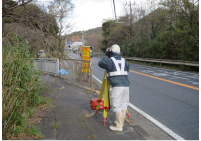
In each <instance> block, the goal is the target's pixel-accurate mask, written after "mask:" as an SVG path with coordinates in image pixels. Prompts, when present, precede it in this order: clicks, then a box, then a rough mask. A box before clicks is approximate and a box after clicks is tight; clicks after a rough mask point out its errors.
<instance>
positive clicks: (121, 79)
mask: <svg viewBox="0 0 201 141" xmlns="http://www.w3.org/2000/svg"><path fill="white" fill-rule="evenodd" d="M98 66H99V67H101V68H103V69H106V70H107V75H108V81H109V82H110V85H111V86H112V91H111V93H110V103H111V107H112V109H113V111H114V112H115V118H116V120H115V121H114V124H115V125H116V126H110V127H109V129H110V130H112V131H122V130H123V125H124V120H125V117H126V110H127V107H128V102H129V84H130V82H129V79H128V72H129V64H128V62H127V61H126V60H125V59H124V58H122V57H120V47H119V46H118V45H117V44H114V45H113V46H112V47H111V48H110V49H109V50H107V51H106V56H105V57H103V58H102V59H101V60H100V61H99V62H98Z"/></svg>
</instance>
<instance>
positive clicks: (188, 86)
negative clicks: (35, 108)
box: [92, 60, 199, 91]
mask: <svg viewBox="0 0 201 141" xmlns="http://www.w3.org/2000/svg"><path fill="white" fill-rule="evenodd" d="M92 61H94V62H98V61H95V60H92ZM129 71H130V72H133V73H137V74H140V75H144V76H147V77H151V78H155V79H158V80H162V81H165V82H169V83H172V84H176V85H180V86H183V87H187V88H191V89H194V90H198V91H199V88H198V87H194V86H190V85H186V84H182V83H179V82H174V81H171V80H167V79H163V78H159V77H155V76H152V75H148V74H144V73H140V72H136V71H133V70H129Z"/></svg>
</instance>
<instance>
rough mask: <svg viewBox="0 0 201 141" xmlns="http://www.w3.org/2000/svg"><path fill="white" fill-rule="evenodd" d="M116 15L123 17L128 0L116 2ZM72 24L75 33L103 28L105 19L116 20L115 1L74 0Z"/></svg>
mask: <svg viewBox="0 0 201 141" xmlns="http://www.w3.org/2000/svg"><path fill="white" fill-rule="evenodd" d="M114 2H115V9H116V15H117V16H121V15H123V8H124V6H125V4H126V0H114ZM73 3H74V6H75V7H74V11H73V18H72V23H74V24H73V29H72V31H71V32H74V31H83V30H88V29H92V28H96V27H101V26H102V22H103V19H108V18H110V19H115V16H114V5H113V0H74V1H73Z"/></svg>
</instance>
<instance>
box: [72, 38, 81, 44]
mask: <svg viewBox="0 0 201 141" xmlns="http://www.w3.org/2000/svg"><path fill="white" fill-rule="evenodd" d="M79 41H80V37H79V36H72V43H74V42H79Z"/></svg>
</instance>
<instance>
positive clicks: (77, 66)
mask: <svg viewBox="0 0 201 141" xmlns="http://www.w3.org/2000/svg"><path fill="white" fill-rule="evenodd" d="M59 63H60V65H59V74H60V76H61V78H63V79H66V80H67V81H72V82H76V83H79V84H82V85H85V86H88V87H91V88H93V77H92V62H91V61H84V60H75V59H61V60H60V62H59Z"/></svg>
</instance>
